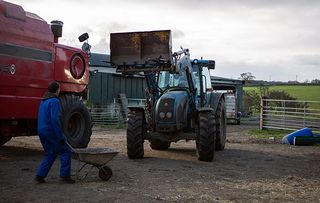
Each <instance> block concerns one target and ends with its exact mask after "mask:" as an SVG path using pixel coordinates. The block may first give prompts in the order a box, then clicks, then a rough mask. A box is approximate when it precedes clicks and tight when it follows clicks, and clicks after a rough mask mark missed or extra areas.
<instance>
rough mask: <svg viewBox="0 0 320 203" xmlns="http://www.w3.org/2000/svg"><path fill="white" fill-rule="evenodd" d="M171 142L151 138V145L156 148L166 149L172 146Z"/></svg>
mask: <svg viewBox="0 0 320 203" xmlns="http://www.w3.org/2000/svg"><path fill="white" fill-rule="evenodd" d="M170 145H171V142H166V141H161V140H158V139H152V140H150V147H151V149H155V150H166V149H168V148H169V147H170Z"/></svg>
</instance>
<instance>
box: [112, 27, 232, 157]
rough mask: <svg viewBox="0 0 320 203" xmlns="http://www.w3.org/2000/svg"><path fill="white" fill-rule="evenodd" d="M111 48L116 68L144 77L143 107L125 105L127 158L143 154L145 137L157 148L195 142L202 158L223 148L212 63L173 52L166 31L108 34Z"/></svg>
mask: <svg viewBox="0 0 320 203" xmlns="http://www.w3.org/2000/svg"><path fill="white" fill-rule="evenodd" d="M110 49H111V63H112V64H113V65H114V66H115V67H116V69H117V72H121V73H123V74H127V75H129V74H139V75H143V76H144V77H145V80H146V84H147V90H146V103H145V107H129V109H130V111H129V114H128V123H127V154H128V157H129V158H130V159H139V158H143V156H144V147H143V143H144V140H148V141H149V142H150V147H151V148H152V149H155V150H166V149H168V148H169V147H170V144H171V142H177V141H179V140H187V141H188V140H195V141H196V148H197V154H198V159H199V160H200V161H212V160H213V158H214V151H215V150H223V149H224V148H225V142H226V110H225V99H224V95H223V94H222V93H217V92H214V91H213V88H212V86H211V80H210V71H209V70H210V69H214V68H215V62H214V61H212V60H197V59H194V60H191V59H190V54H189V50H188V49H181V50H180V51H178V52H174V53H172V51H171V31H170V30H163V31H151V32H131V33H112V34H111V36H110Z"/></svg>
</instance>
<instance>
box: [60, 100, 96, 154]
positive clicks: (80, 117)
mask: <svg viewBox="0 0 320 203" xmlns="http://www.w3.org/2000/svg"><path fill="white" fill-rule="evenodd" d="M60 101H61V127H62V130H63V132H64V134H65V135H66V137H67V139H68V142H69V143H70V144H71V146H72V147H75V148H85V147H87V146H88V143H89V141H90V137H91V134H92V123H91V116H90V113H89V110H88V109H87V107H86V106H85V105H84V104H83V102H82V101H81V100H80V97H78V96H75V95H72V94H66V95H62V96H61V98H60Z"/></svg>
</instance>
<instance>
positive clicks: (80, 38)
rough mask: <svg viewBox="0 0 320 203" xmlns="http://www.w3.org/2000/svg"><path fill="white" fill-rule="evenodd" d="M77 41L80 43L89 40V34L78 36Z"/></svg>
mask: <svg viewBox="0 0 320 203" xmlns="http://www.w3.org/2000/svg"><path fill="white" fill-rule="evenodd" d="M78 39H79V41H80V42H83V41H85V40H87V39H89V34H88V33H83V34H82V35H80V36H79V37H78Z"/></svg>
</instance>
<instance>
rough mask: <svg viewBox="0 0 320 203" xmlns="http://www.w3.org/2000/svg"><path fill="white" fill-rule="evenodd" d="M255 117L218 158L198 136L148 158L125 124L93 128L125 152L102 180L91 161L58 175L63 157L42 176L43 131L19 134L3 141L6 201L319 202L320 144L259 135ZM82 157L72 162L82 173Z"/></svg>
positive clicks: (233, 132)
mask: <svg viewBox="0 0 320 203" xmlns="http://www.w3.org/2000/svg"><path fill="white" fill-rule="evenodd" d="M250 128H256V126H255V125H253V124H242V125H230V126H228V132H227V139H228V141H227V145H226V149H225V150H224V151H218V152H216V153H215V160H214V161H213V162H200V161H198V160H197V156H196V150H195V143H194V142H193V141H189V142H185V141H179V142H177V143H173V144H172V146H171V147H170V148H169V149H168V150H166V151H156V150H151V148H150V147H149V143H148V142H147V141H146V142H145V158H144V159H140V160H130V159H128V158H127V156H126V135H125V134H126V132H125V130H122V129H105V128H94V132H93V135H92V139H91V142H90V144H89V147H90V148H97V147H108V148H112V149H113V150H115V151H118V152H119V154H118V155H117V156H116V157H115V158H114V159H113V160H112V161H110V162H108V163H107V165H108V166H109V167H110V168H112V170H113V176H112V177H111V179H110V180H109V181H102V180H101V179H100V178H99V176H98V169H97V168H95V167H91V166H86V167H85V168H84V169H83V170H82V171H81V173H80V174H79V175H80V176H84V175H85V174H87V176H86V177H85V178H84V179H82V180H77V182H76V184H71V185H70V184H69V185H68V184H63V183H61V182H59V160H57V161H56V162H55V164H54V166H53V168H52V170H51V171H50V173H49V176H48V177H47V183H45V184H37V183H35V182H34V180H33V177H34V174H35V170H36V168H37V166H38V164H39V163H40V161H41V159H42V155H43V152H42V148H41V145H40V142H39V139H38V137H37V136H34V137H18V138H14V139H12V140H11V141H10V142H8V143H7V144H5V145H4V146H2V147H0V175H1V179H0V202H320V196H319V194H320V175H319V174H320V147H319V146H312V147H310V146H309V147H302V146H299V147H298V146H288V145H281V144H278V142H277V141H270V140H257V139H252V138H250V137H249V136H248V135H247V130H248V129H250ZM78 167H79V163H78V162H77V161H75V160H73V162H72V173H73V174H75V172H76V170H77V168H78Z"/></svg>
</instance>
